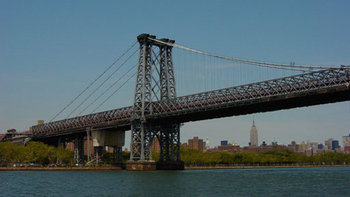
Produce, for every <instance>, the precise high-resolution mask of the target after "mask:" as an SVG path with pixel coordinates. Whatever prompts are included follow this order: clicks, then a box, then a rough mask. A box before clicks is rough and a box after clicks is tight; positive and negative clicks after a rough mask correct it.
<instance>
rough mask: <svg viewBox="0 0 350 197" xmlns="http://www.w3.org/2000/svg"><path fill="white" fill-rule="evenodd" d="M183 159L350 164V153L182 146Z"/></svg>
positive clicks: (195, 161) (194, 162)
mask: <svg viewBox="0 0 350 197" xmlns="http://www.w3.org/2000/svg"><path fill="white" fill-rule="evenodd" d="M181 160H182V161H184V162H185V164H186V165H216V164H229V165H235V164H248V165H257V164H259V165H271V164H298V163H299V164H344V163H346V164H350V154H346V153H339V152H327V153H318V154H314V155H312V156H306V155H301V154H299V153H296V152H292V151H290V150H287V149H274V150H270V151H265V152H260V153H256V152H242V153H230V152H201V151H198V150H193V149H184V148H181Z"/></svg>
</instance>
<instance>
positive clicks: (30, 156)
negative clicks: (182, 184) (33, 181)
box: [0, 142, 350, 166]
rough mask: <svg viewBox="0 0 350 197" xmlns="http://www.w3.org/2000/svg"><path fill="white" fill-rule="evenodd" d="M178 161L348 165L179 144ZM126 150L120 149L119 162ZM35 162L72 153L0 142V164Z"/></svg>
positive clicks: (332, 156) (109, 157)
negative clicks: (180, 145) (202, 149)
mask: <svg viewBox="0 0 350 197" xmlns="http://www.w3.org/2000/svg"><path fill="white" fill-rule="evenodd" d="M180 153H181V160H182V161H184V163H185V165H187V166H215V165H280V164H317V165H318V164H350V154H345V153H333V152H330V153H319V154H315V155H313V156H305V155H301V154H299V153H295V152H292V151H289V150H286V149H274V150H270V151H266V152H261V153H255V152H242V153H230V152H201V151H198V150H192V149H184V148H183V147H181V150H180ZM152 156H153V159H154V160H155V161H157V160H158V159H159V153H152ZM129 157H130V153H127V152H123V162H124V163H125V162H126V161H127V160H128V159H129ZM16 163H17V164H29V163H34V164H36V165H48V164H58V165H73V164H74V154H73V152H72V151H69V150H67V149H64V148H63V147H58V148H56V147H52V146H48V145H46V144H44V143H41V142H29V143H27V144H26V146H22V145H14V144H12V143H10V142H0V165H7V164H16ZM113 163H114V157H113V154H112V153H104V156H103V158H102V161H101V162H100V163H99V165H110V164H113Z"/></svg>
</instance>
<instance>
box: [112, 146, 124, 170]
mask: <svg viewBox="0 0 350 197" xmlns="http://www.w3.org/2000/svg"><path fill="white" fill-rule="evenodd" d="M113 159H114V166H122V164H123V151H122V147H119V146H113Z"/></svg>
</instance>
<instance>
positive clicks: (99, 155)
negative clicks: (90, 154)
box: [94, 146, 104, 164]
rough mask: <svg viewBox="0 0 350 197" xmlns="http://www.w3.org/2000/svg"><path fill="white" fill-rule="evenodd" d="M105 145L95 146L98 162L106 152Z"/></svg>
mask: <svg viewBox="0 0 350 197" xmlns="http://www.w3.org/2000/svg"><path fill="white" fill-rule="evenodd" d="M103 148H104V146H95V147H94V156H95V159H96V164H98V163H100V162H102V155H103V153H104V150H103Z"/></svg>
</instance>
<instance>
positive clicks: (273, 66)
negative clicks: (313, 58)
mask: <svg viewBox="0 0 350 197" xmlns="http://www.w3.org/2000/svg"><path fill="white" fill-rule="evenodd" d="M149 39H150V40H153V41H155V42H158V43H161V44H165V45H168V46H172V47H176V48H179V49H184V50H187V51H190V52H193V53H198V54H202V55H207V56H211V57H215V58H219V59H224V60H228V61H233V62H240V63H244V64H250V65H255V66H265V67H272V68H277V67H286V68H299V69H309V70H312V69H331V68H336V67H334V66H304V65H288V64H276V63H267V62H258V61H253V60H244V59H238V58H229V57H224V56H219V55H215V54H211V53H207V52H203V51H199V50H196V49H192V48H188V47H185V46H181V45H178V44H175V43H170V42H164V41H161V40H158V39H153V38H150V37H149Z"/></svg>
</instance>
